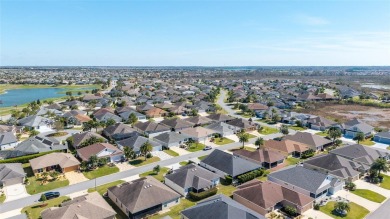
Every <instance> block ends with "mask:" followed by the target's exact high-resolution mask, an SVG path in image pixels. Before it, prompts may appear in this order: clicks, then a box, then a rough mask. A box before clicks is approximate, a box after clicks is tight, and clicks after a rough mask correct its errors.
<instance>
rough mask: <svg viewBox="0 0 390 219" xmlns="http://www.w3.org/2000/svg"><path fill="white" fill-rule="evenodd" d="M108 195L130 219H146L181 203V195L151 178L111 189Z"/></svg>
mask: <svg viewBox="0 0 390 219" xmlns="http://www.w3.org/2000/svg"><path fill="white" fill-rule="evenodd" d="M107 194H108V197H109V198H110V199H111V201H112V202H113V203H114V204H115V205H116V206H118V208H119V209H121V210H122V212H123V213H124V214H125V215H126V216H127V217H128V218H130V219H141V218H144V217H145V216H147V215H152V214H155V213H157V212H159V211H162V210H165V209H167V208H170V207H172V206H175V205H177V204H179V202H180V194H178V193H176V192H175V191H174V190H172V189H171V188H169V187H168V186H166V185H164V184H163V183H161V182H159V181H157V180H156V179H155V178H153V177H149V176H148V177H145V178H140V179H137V180H134V181H131V182H126V183H123V184H120V185H118V186H114V187H110V188H108V190H107Z"/></svg>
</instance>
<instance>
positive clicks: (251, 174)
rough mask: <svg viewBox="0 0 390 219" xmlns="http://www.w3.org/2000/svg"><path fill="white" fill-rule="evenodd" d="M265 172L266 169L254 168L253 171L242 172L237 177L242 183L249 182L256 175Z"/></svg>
mask: <svg viewBox="0 0 390 219" xmlns="http://www.w3.org/2000/svg"><path fill="white" fill-rule="evenodd" d="M263 173H264V170H262V169H257V170H253V171H251V172H248V173H244V174H241V175H239V176H238V177H237V179H238V181H239V182H240V183H244V182H248V181H250V180H252V179H254V178H256V177H259V176H262V175H263Z"/></svg>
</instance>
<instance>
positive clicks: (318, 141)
mask: <svg viewBox="0 0 390 219" xmlns="http://www.w3.org/2000/svg"><path fill="white" fill-rule="evenodd" d="M283 139H287V140H292V141H296V142H301V143H303V144H306V145H309V146H310V148H311V149H313V150H314V151H319V150H323V149H324V148H325V147H327V146H329V145H331V144H332V141H331V140H329V139H326V138H324V137H321V136H319V135H313V134H310V133H308V132H297V133H295V134H294V135H287V136H285V137H283Z"/></svg>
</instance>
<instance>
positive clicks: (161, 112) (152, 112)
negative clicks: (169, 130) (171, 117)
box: [145, 107, 168, 118]
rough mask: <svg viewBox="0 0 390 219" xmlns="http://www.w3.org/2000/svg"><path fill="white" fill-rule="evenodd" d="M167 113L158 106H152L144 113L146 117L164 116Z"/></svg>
mask: <svg viewBox="0 0 390 219" xmlns="http://www.w3.org/2000/svg"><path fill="white" fill-rule="evenodd" d="M167 114H168V112H167V111H165V110H163V109H160V108H157V107H153V108H151V109H149V110H147V111H145V115H146V117H148V118H158V117H164V116H166V115H167Z"/></svg>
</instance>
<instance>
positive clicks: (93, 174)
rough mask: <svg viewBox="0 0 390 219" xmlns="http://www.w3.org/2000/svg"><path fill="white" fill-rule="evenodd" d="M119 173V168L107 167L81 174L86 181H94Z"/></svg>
mask: <svg viewBox="0 0 390 219" xmlns="http://www.w3.org/2000/svg"><path fill="white" fill-rule="evenodd" d="M117 172H119V168H118V167H116V166H113V167H110V166H108V165H106V166H103V167H99V168H97V169H96V170H92V171H87V172H83V174H84V176H85V177H86V178H88V179H95V178H98V177H101V176H106V175H110V174H113V173H117Z"/></svg>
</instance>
